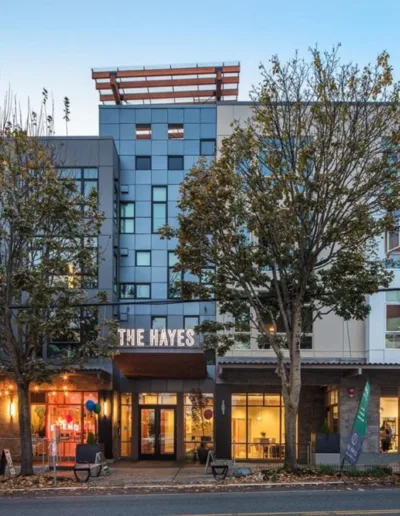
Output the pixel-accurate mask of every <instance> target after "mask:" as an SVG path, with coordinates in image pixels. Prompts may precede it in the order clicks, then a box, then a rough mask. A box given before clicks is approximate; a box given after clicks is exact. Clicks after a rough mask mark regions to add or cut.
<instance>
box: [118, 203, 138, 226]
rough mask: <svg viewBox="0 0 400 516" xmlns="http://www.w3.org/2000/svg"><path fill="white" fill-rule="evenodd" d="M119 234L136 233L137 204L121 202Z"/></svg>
mask: <svg viewBox="0 0 400 516" xmlns="http://www.w3.org/2000/svg"><path fill="white" fill-rule="evenodd" d="M119 232H120V233H134V232H135V203H134V202H121V203H120V204H119Z"/></svg>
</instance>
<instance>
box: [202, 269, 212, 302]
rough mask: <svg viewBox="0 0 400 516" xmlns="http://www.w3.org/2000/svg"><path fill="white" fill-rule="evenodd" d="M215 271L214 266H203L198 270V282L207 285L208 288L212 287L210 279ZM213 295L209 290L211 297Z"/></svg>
mask: <svg viewBox="0 0 400 516" xmlns="http://www.w3.org/2000/svg"><path fill="white" fill-rule="evenodd" d="M214 273H215V268H214V267H204V268H203V269H202V270H201V272H200V283H201V284H202V285H204V286H205V287H207V288H208V289H209V290H211V288H212V284H211V280H212V278H213V275H214ZM213 297H214V293H213V292H211V298H213Z"/></svg>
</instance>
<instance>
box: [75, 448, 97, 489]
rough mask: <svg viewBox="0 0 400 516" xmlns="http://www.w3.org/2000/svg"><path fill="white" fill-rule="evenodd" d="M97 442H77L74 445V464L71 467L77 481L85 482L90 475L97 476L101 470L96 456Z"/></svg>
mask: <svg viewBox="0 0 400 516" xmlns="http://www.w3.org/2000/svg"><path fill="white" fill-rule="evenodd" d="M98 454H100V445H99V444H78V445H77V446H76V454H75V465H74V468H73V471H74V475H75V478H76V480H77V482H87V481H88V480H89V478H90V477H98V476H99V475H100V473H101V470H102V465H101V464H99V462H98V460H97V457H98V456H99V455H98Z"/></svg>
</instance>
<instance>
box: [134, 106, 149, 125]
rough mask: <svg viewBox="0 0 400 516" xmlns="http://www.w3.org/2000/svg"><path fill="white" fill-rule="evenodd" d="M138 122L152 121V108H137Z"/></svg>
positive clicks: (146, 122) (147, 122)
mask: <svg viewBox="0 0 400 516" xmlns="http://www.w3.org/2000/svg"><path fill="white" fill-rule="evenodd" d="M136 123H137V124H150V123H151V109H136Z"/></svg>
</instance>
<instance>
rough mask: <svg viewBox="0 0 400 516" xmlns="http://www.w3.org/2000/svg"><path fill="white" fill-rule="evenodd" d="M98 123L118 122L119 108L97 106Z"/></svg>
mask: <svg viewBox="0 0 400 516" xmlns="http://www.w3.org/2000/svg"><path fill="white" fill-rule="evenodd" d="M99 120H100V124H118V123H119V108H108V107H104V108H103V107H101V106H100V107H99Z"/></svg>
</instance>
